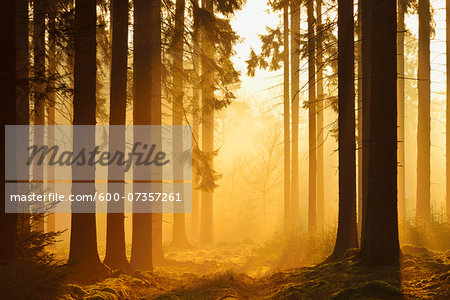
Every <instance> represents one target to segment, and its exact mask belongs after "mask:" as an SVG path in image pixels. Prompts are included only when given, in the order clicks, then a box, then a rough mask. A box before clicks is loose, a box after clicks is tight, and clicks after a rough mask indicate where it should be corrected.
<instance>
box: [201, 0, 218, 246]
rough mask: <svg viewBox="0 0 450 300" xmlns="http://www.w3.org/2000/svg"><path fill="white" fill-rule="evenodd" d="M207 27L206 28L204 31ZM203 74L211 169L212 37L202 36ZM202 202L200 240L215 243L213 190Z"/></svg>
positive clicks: (204, 126)
mask: <svg viewBox="0 0 450 300" xmlns="http://www.w3.org/2000/svg"><path fill="white" fill-rule="evenodd" d="M202 7H203V9H205V10H207V11H208V12H210V13H211V14H212V13H213V2H212V0H205V1H202ZM205 31H206V29H205V28H204V31H203V33H205ZM202 48H203V55H204V56H203V57H202V74H203V76H204V87H203V90H202V100H203V103H202V121H203V124H202V147H203V151H205V152H206V153H208V155H209V161H208V164H209V165H210V166H211V169H213V167H214V158H213V152H214V106H213V99H214V71H213V66H212V65H211V63H210V62H209V60H213V59H214V51H215V49H214V43H213V42H212V41H211V39H208V38H206V36H205V35H204V36H203V37H202ZM201 197H202V204H201V209H202V213H201V228H200V242H202V243H213V232H214V230H213V220H214V218H213V213H214V209H213V200H214V199H213V192H212V191H206V190H202V192H201Z"/></svg>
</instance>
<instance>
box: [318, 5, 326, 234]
mask: <svg viewBox="0 0 450 300" xmlns="http://www.w3.org/2000/svg"><path fill="white" fill-rule="evenodd" d="M316 1H317V3H316V5H317V6H316V11H317V20H316V24H317V38H316V43H317V46H316V49H317V54H316V59H317V228H319V229H323V226H324V222H325V203H324V201H325V199H324V190H325V186H324V178H323V176H324V160H323V150H324V139H323V132H324V127H323V115H324V106H323V103H324V99H323V98H324V94H323V68H324V65H323V51H324V49H323V46H322V36H323V33H322V30H323V28H322V0H316Z"/></svg>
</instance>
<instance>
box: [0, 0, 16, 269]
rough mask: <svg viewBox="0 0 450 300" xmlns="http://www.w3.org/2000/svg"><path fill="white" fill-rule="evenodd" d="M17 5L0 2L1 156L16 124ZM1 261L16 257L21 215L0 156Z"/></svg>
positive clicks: (4, 261)
mask: <svg viewBox="0 0 450 300" xmlns="http://www.w3.org/2000/svg"><path fill="white" fill-rule="evenodd" d="M15 16H16V7H15V2H14V1H3V2H2V3H1V4H0V40H1V41H2V42H3V43H4V45H3V46H2V47H1V50H0V97H1V99H2V109H1V122H2V123H1V125H2V126H1V132H0V143H1V145H0V155H1V157H2V158H4V157H5V125H14V124H15V123H16V114H15V113H12V112H15V111H16V100H15V90H16V86H15V75H16V36H15V35H16V19H15ZM0 181H1V182H0V186H1V187H0V195H1V197H2V199H3V200H2V202H3V203H2V204H1V205H0V240H1V241H2V244H3V245H2V247H0V264H5V263H9V262H11V261H12V260H14V259H15V258H16V237H17V214H6V213H5V204H4V202H5V198H4V197H5V160H4V159H0Z"/></svg>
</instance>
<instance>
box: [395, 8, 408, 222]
mask: <svg viewBox="0 0 450 300" xmlns="http://www.w3.org/2000/svg"><path fill="white" fill-rule="evenodd" d="M405 30H406V29H405V0H398V18H397V32H398V33H397V52H398V55H397V60H398V61H397V74H398V79H397V98H398V99H397V101H398V218H399V221H400V224H402V225H404V224H405V221H406V219H405V210H406V205H405V79H404V77H405V49H404V45H405Z"/></svg>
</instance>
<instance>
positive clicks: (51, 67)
mask: <svg viewBox="0 0 450 300" xmlns="http://www.w3.org/2000/svg"><path fill="white" fill-rule="evenodd" d="M57 9H58V0H51V1H50V2H49V9H48V77H49V78H48V79H47V80H48V85H49V89H48V90H49V91H48V101H47V124H48V125H49V126H48V129H47V145H48V147H49V148H50V147H52V146H53V144H54V142H53V140H54V138H55V129H54V127H53V126H54V125H55V101H56V90H55V88H56V87H55V78H56V75H57V70H56V23H55V22H56V13H57ZM47 178H48V179H49V180H50V182H48V183H47V189H48V190H49V191H50V192H54V191H55V183H54V182H51V180H53V179H54V178H55V169H54V167H53V166H50V164H48V165H47ZM55 217H56V216H55V214H54V213H53V212H49V213H48V214H47V232H54V231H55V229H56V218H55Z"/></svg>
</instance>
